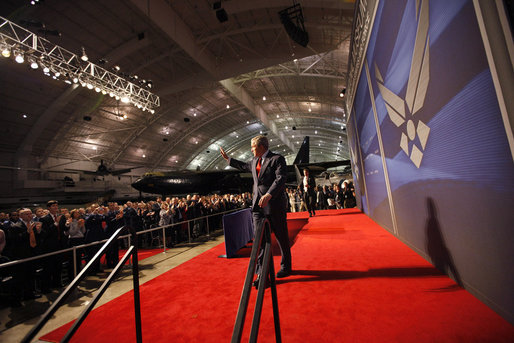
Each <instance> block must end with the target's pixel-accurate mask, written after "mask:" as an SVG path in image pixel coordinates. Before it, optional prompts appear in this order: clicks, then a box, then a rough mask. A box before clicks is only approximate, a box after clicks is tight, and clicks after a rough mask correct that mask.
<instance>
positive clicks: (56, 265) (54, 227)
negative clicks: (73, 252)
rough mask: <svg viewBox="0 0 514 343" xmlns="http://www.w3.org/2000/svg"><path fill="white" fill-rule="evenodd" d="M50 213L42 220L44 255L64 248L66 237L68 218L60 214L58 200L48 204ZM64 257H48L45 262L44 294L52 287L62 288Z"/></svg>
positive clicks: (43, 262) (42, 250)
mask: <svg viewBox="0 0 514 343" xmlns="http://www.w3.org/2000/svg"><path fill="white" fill-rule="evenodd" d="M46 207H47V208H48V211H49V212H50V213H48V214H47V215H46V216H44V217H42V218H41V219H40V221H41V224H42V227H41V234H40V237H41V252H42V253H43V254H46V253H49V252H53V251H57V250H59V249H60V248H62V239H63V236H64V235H65V233H64V229H65V228H66V218H65V216H63V215H60V213H59V203H58V202H57V200H50V201H48V202H47V203H46ZM63 260H64V257H63V256H62V255H52V256H48V257H46V258H45V259H44V260H43V261H42V264H43V268H44V272H43V279H42V280H41V281H42V285H41V287H42V288H43V293H47V292H48V291H49V290H50V288H51V287H53V288H59V287H61V270H62V268H61V267H62V265H61V263H62V261H63Z"/></svg>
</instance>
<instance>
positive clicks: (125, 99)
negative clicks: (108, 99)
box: [121, 96, 130, 104]
mask: <svg viewBox="0 0 514 343" xmlns="http://www.w3.org/2000/svg"><path fill="white" fill-rule="evenodd" d="M121 102H122V103H124V104H127V103H129V102H130V99H129V98H128V97H127V96H123V97H122V98H121Z"/></svg>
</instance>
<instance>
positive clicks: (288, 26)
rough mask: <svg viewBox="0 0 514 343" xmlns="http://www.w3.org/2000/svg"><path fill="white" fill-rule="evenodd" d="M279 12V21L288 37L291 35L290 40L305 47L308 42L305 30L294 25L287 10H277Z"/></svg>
mask: <svg viewBox="0 0 514 343" xmlns="http://www.w3.org/2000/svg"><path fill="white" fill-rule="evenodd" d="M279 14H280V21H281V22H282V24H283V25H284V29H285V30H286V32H287V34H288V35H289V37H291V39H292V40H294V41H295V42H296V43H298V44H300V45H301V46H303V47H304V48H305V47H307V44H309V34H308V33H307V31H305V30H303V29H302V28H300V27H298V26H296V25H295V23H293V21H292V20H291V17H290V16H289V14H288V13H287V11H282V12H279Z"/></svg>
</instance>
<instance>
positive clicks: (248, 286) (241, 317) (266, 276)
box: [231, 219, 282, 343]
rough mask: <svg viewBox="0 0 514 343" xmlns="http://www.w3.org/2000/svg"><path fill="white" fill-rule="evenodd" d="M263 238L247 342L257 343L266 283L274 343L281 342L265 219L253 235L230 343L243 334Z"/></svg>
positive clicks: (273, 270) (269, 234) (268, 224)
mask: <svg viewBox="0 0 514 343" xmlns="http://www.w3.org/2000/svg"><path fill="white" fill-rule="evenodd" d="M263 238H264V244H265V246H264V257H263V263H262V270H261V275H260V276H259V284H258V291H257V299H256V301H255V309H254V313H253V320H252V327H251V331H250V339H249V342H252V343H253V342H257V336H258V334H259V324H260V320H261V313H262V303H263V300H264V290H265V289H266V286H267V285H266V283H267V282H268V280H269V282H270V287H271V301H272V303H273V321H274V323H275V340H276V342H282V338H281V334H280V318H279V314H278V297H277V285H276V281H275V266H274V265H273V257H272V253H271V227H270V222H269V220H268V219H265V220H264V222H263V223H262V225H261V226H260V227H258V228H257V231H256V233H255V239H254V241H253V247H252V252H251V254H250V262H249V263H248V270H247V271H246V278H245V282H244V286H243V292H242V294H241V300H240V302H239V308H238V310H237V316H236V322H235V324H234V331H233V332H232V340H231V342H232V343H238V342H241V336H242V334H243V327H244V322H245V317H246V312H247V311H248V301H249V299H250V292H251V290H252V284H253V276H254V273H255V268H256V265H257V259H258V258H259V256H258V255H259V252H260V250H261V245H262V243H263Z"/></svg>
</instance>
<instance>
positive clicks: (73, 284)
mask: <svg viewBox="0 0 514 343" xmlns="http://www.w3.org/2000/svg"><path fill="white" fill-rule="evenodd" d="M123 229H124V227H121V228H119V229H118V230H116V232H114V234H113V235H112V236H111V238H109V239H108V240H107V242H106V243H105V244H104V245H103V246H102V247H101V248H100V250H99V251H98V252H97V253H96V254H95V256H94V257H93V258H92V259H91V261H89V263H88V264H87V265H86V266H85V267H84V269H83V270H82V271H81V272H80V273H79V274H78V275H77V277H75V279H73V281H72V282H71V283H70V284H69V285H68V287H67V288H66V289H65V290H64V292H62V293H61V295H60V296H59V297H58V298H57V300H55V302H54V303H53V304H52V306H50V308H49V309H48V310H47V311H46V312H45V313H44V314H43V315H42V316H41V318H40V319H39V321H38V322H37V323H36V325H34V327H33V328H32V329H31V330H30V331H29V332H28V333H27V335H26V336H25V337H24V338H23V339H22V341H21V342H22V343H28V342H30V341H31V340H32V339H33V338H34V337H35V336H36V335H37V334H38V332H39V331H40V330H41V329H42V328H43V326H44V325H45V324H46V323H47V322H48V321H49V320H50V318H51V317H52V316H53V315H54V313H55V312H56V311H57V310H58V309H59V308H60V307H61V306H62V305H63V303H64V301H65V300H66V299H67V298H68V296H69V295H70V294H71V293H72V292H73V291H74V290H75V289H76V288H77V287H78V285H79V283H80V282H81V281H82V279H84V278H85V277H86V275H87V273H88V272H89V271H90V270H91V269H92V268H94V265H95V264H96V263H97V262H98V261H99V260H100V258H101V256H102V255H103V254H104V253H105V251H106V250H107V249H108V248H109V246H110V245H111V244H112V243H113V242H114V241H115V240H117V239H118V237H119V236H120V234H121V231H122V230H123ZM130 233H131V235H132V245H131V246H130V247H129V249H128V250H127V252H126V253H125V255H124V256H123V258H122V259H121V260H120V261H119V262H118V264H117V265H116V267H115V268H114V269H113V270H112V271H111V273H110V274H109V276H108V277H107V279H106V280H105V281H104V283H103V284H102V286H101V287H100V289H99V291H98V293H97V294H96V295H95V297H94V298H93V300H92V301H91V302H90V304H89V305H88V306H87V307H86V308H85V309H84V311H82V313H81V314H80V316H79V317H78V318H77V319H76V320H75V322H74V324H73V325H72V327H71V328H70V329H69V330H68V332H67V333H66V334H65V335H64V337H63V338H62V339H61V342H68V341H69V340H70V339H71V338H72V336H73V334H74V333H75V332H76V331H77V329H78V328H79V327H80V325H81V324H82V323H83V322H84V319H85V318H86V317H87V315H88V314H89V313H90V312H91V310H92V309H93V307H94V306H95V305H96V303H97V302H98V300H100V297H101V296H102V295H103V294H104V292H105V291H106V289H107V287H109V285H110V284H111V283H112V281H113V280H114V278H115V277H116V276H117V274H118V273H119V272H120V270H121V269H122V268H123V265H124V264H125V262H126V261H127V260H128V259H129V257H130V256H132V278H133V283H134V314H135V318H136V339H137V342H138V343H140V342H142V341H143V338H142V333H141V307H140V306H141V305H140V297H139V267H138V258H137V239H136V232H135V230H134V229H132V228H130Z"/></svg>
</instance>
